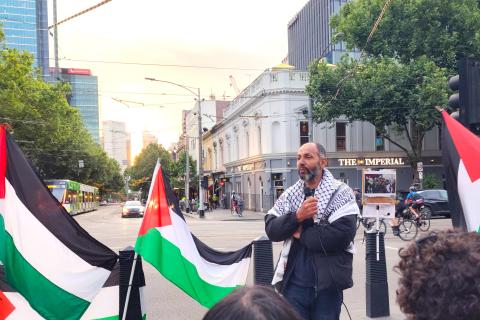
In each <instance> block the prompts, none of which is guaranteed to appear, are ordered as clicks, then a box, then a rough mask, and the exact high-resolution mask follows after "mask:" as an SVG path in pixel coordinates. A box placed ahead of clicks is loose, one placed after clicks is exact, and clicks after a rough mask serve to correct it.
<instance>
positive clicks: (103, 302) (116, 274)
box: [0, 263, 146, 320]
mask: <svg viewBox="0 0 480 320" xmlns="http://www.w3.org/2000/svg"><path fill="white" fill-rule="evenodd" d="M135 273H137V275H138V273H141V274H142V275H141V276H142V277H143V270H142V269H138V268H137V269H135ZM139 289H140V306H141V310H142V315H143V317H142V319H143V320H145V319H146V314H145V307H144V305H143V301H144V299H143V289H144V286H143V287H140V288H139ZM119 297H120V267H119V264H118V263H117V264H116V265H115V268H114V269H113V271H112V273H110V277H108V279H107V281H106V282H105V283H104V285H103V288H102V289H101V290H100V292H99V293H98V294H97V296H96V297H95V299H93V301H92V303H91V304H90V306H89V307H88V309H87V311H85V313H84V314H83V316H82V318H81V320H93V319H94V320H119V319H120V317H119V314H120V309H119V308H120V305H119ZM0 320H1V319H0Z"/></svg>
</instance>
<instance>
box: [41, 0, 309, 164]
mask: <svg viewBox="0 0 480 320" xmlns="http://www.w3.org/2000/svg"><path fill="white" fill-rule="evenodd" d="M307 1H308V0H297V1H294V0H290V1H287V0H260V1H258V0H256V1H254V0H242V1H230V0H202V1H198V0H197V1H194V0H175V1H173V0H171V1H161V0H137V1H127V0H112V1H111V2H109V3H107V4H105V5H103V6H101V7H99V8H97V9H95V10H93V11H91V12H89V13H86V14H84V15H82V16H80V17H77V18H75V19H73V20H71V21H68V22H66V23H64V24H61V25H60V26H59V27H58V33H59V58H60V67H64V68H65V67H70V68H88V69H91V70H92V73H93V74H94V75H96V76H98V81H99V95H100V96H99V100H100V101H99V102H100V121H104V120H118V121H124V122H126V123H127V129H128V131H130V132H131V133H132V151H133V154H136V153H138V152H139V150H140V148H141V133H142V131H143V130H149V131H151V132H152V133H154V134H155V135H157V136H158V138H159V142H160V143H162V144H163V145H164V146H166V147H168V146H170V144H171V143H173V142H175V141H177V140H178V136H179V135H180V133H181V113H182V112H181V111H182V109H190V108H191V107H192V106H193V104H194V97H193V95H191V94H190V93H189V92H188V91H186V90H183V89H181V88H177V87H175V86H172V85H168V84H162V83H158V82H150V81H146V80H144V78H145V77H153V78H157V79H161V80H167V81H171V82H177V83H180V84H183V85H186V86H190V87H200V89H201V94H202V98H205V99H209V96H210V95H211V94H213V95H215V96H216V98H217V99H223V96H224V95H225V97H226V99H227V100H228V99H232V98H234V97H235V92H234V90H233V89H232V87H231V86H230V81H229V76H230V75H233V76H234V77H235V79H236V81H237V83H238V86H239V87H240V90H241V89H243V88H244V87H246V86H247V85H248V84H249V83H250V82H251V81H253V80H254V79H255V78H256V77H257V76H258V75H259V74H260V73H261V72H262V71H263V70H265V69H267V68H270V67H272V66H274V65H276V64H278V63H280V62H281V60H282V59H283V58H284V57H285V56H286V55H287V24H288V22H289V21H290V19H291V18H293V17H294V16H295V14H296V13H297V12H298V11H299V10H300V9H301V8H302V7H303V6H304V5H305V3H307ZM99 2H101V1H100V0H95V1H91V0H84V1H74V0H57V7H58V21H60V20H62V19H64V18H66V17H68V16H71V15H73V14H75V13H77V12H79V11H81V10H84V9H86V8H88V7H90V6H93V5H94V4H97V3H99ZM49 20H50V23H49V25H50V24H51V21H52V10H51V8H50V11H49ZM50 43H51V45H50V47H51V50H50V56H51V58H53V39H52V38H50ZM112 62H121V63H112ZM53 64H54V63H53V60H51V65H53ZM114 99H121V100H125V101H131V102H125V103H124V104H122V103H119V102H116V101H115V100H114ZM125 104H127V105H129V106H130V107H127V106H126V105H125ZM142 104H143V106H142Z"/></svg>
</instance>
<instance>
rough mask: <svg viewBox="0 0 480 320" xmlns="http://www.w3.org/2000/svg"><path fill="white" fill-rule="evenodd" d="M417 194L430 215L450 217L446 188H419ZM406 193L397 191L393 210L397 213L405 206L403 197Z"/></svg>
mask: <svg viewBox="0 0 480 320" xmlns="http://www.w3.org/2000/svg"><path fill="white" fill-rule="evenodd" d="M418 194H419V195H421V196H422V198H423V200H424V205H425V207H428V208H429V209H430V212H431V213H432V217H435V216H445V217H448V218H449V217H450V209H449V207H448V194H447V191H446V190H442V189H427V190H420V191H418ZM407 195H408V191H399V192H397V204H396V205H395V211H396V212H397V213H401V212H403V210H404V209H405V208H406V205H405V198H406V197H407Z"/></svg>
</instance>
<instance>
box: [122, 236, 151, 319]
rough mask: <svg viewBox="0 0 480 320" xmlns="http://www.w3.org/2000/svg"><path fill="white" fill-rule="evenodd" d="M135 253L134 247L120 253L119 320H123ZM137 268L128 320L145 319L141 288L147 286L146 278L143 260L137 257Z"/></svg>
mask: <svg viewBox="0 0 480 320" xmlns="http://www.w3.org/2000/svg"><path fill="white" fill-rule="evenodd" d="M134 257H135V252H134V251H133V247H131V246H128V247H126V248H125V249H123V250H121V251H120V252H119V262H120V290H119V302H120V303H119V308H120V310H119V313H118V314H119V315H120V316H119V319H123V309H124V306H125V300H126V296H127V291H128V284H129V281H130V273H131V270H132V266H133V259H134ZM136 262H137V263H136V266H135V274H134V275H133V280H132V285H131V290H130V298H129V302H128V306H127V309H126V314H127V315H126V317H125V319H128V320H138V319H142V317H143V310H142V304H141V296H140V287H143V286H145V277H144V274H143V267H142V258H141V257H140V256H138V255H137V261H136Z"/></svg>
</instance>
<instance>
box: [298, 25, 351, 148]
mask: <svg viewBox="0 0 480 320" xmlns="http://www.w3.org/2000/svg"><path fill="white" fill-rule="evenodd" d="M344 36H345V34H344V33H343V32H339V33H336V34H335V35H334V36H333V37H332V40H331V41H330V42H329V43H328V44H327V46H326V47H325V48H323V51H322V53H321V54H320V57H319V58H318V60H321V59H323V58H324V57H325V54H327V52H328V50H329V49H330V47H331V46H332V44H335V43H337V42H338V41H341V40H342V39H343V37H344ZM312 108H313V99H312V97H311V96H310V97H309V98H308V110H307V111H308V113H307V117H308V141H309V142H313V114H312Z"/></svg>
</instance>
